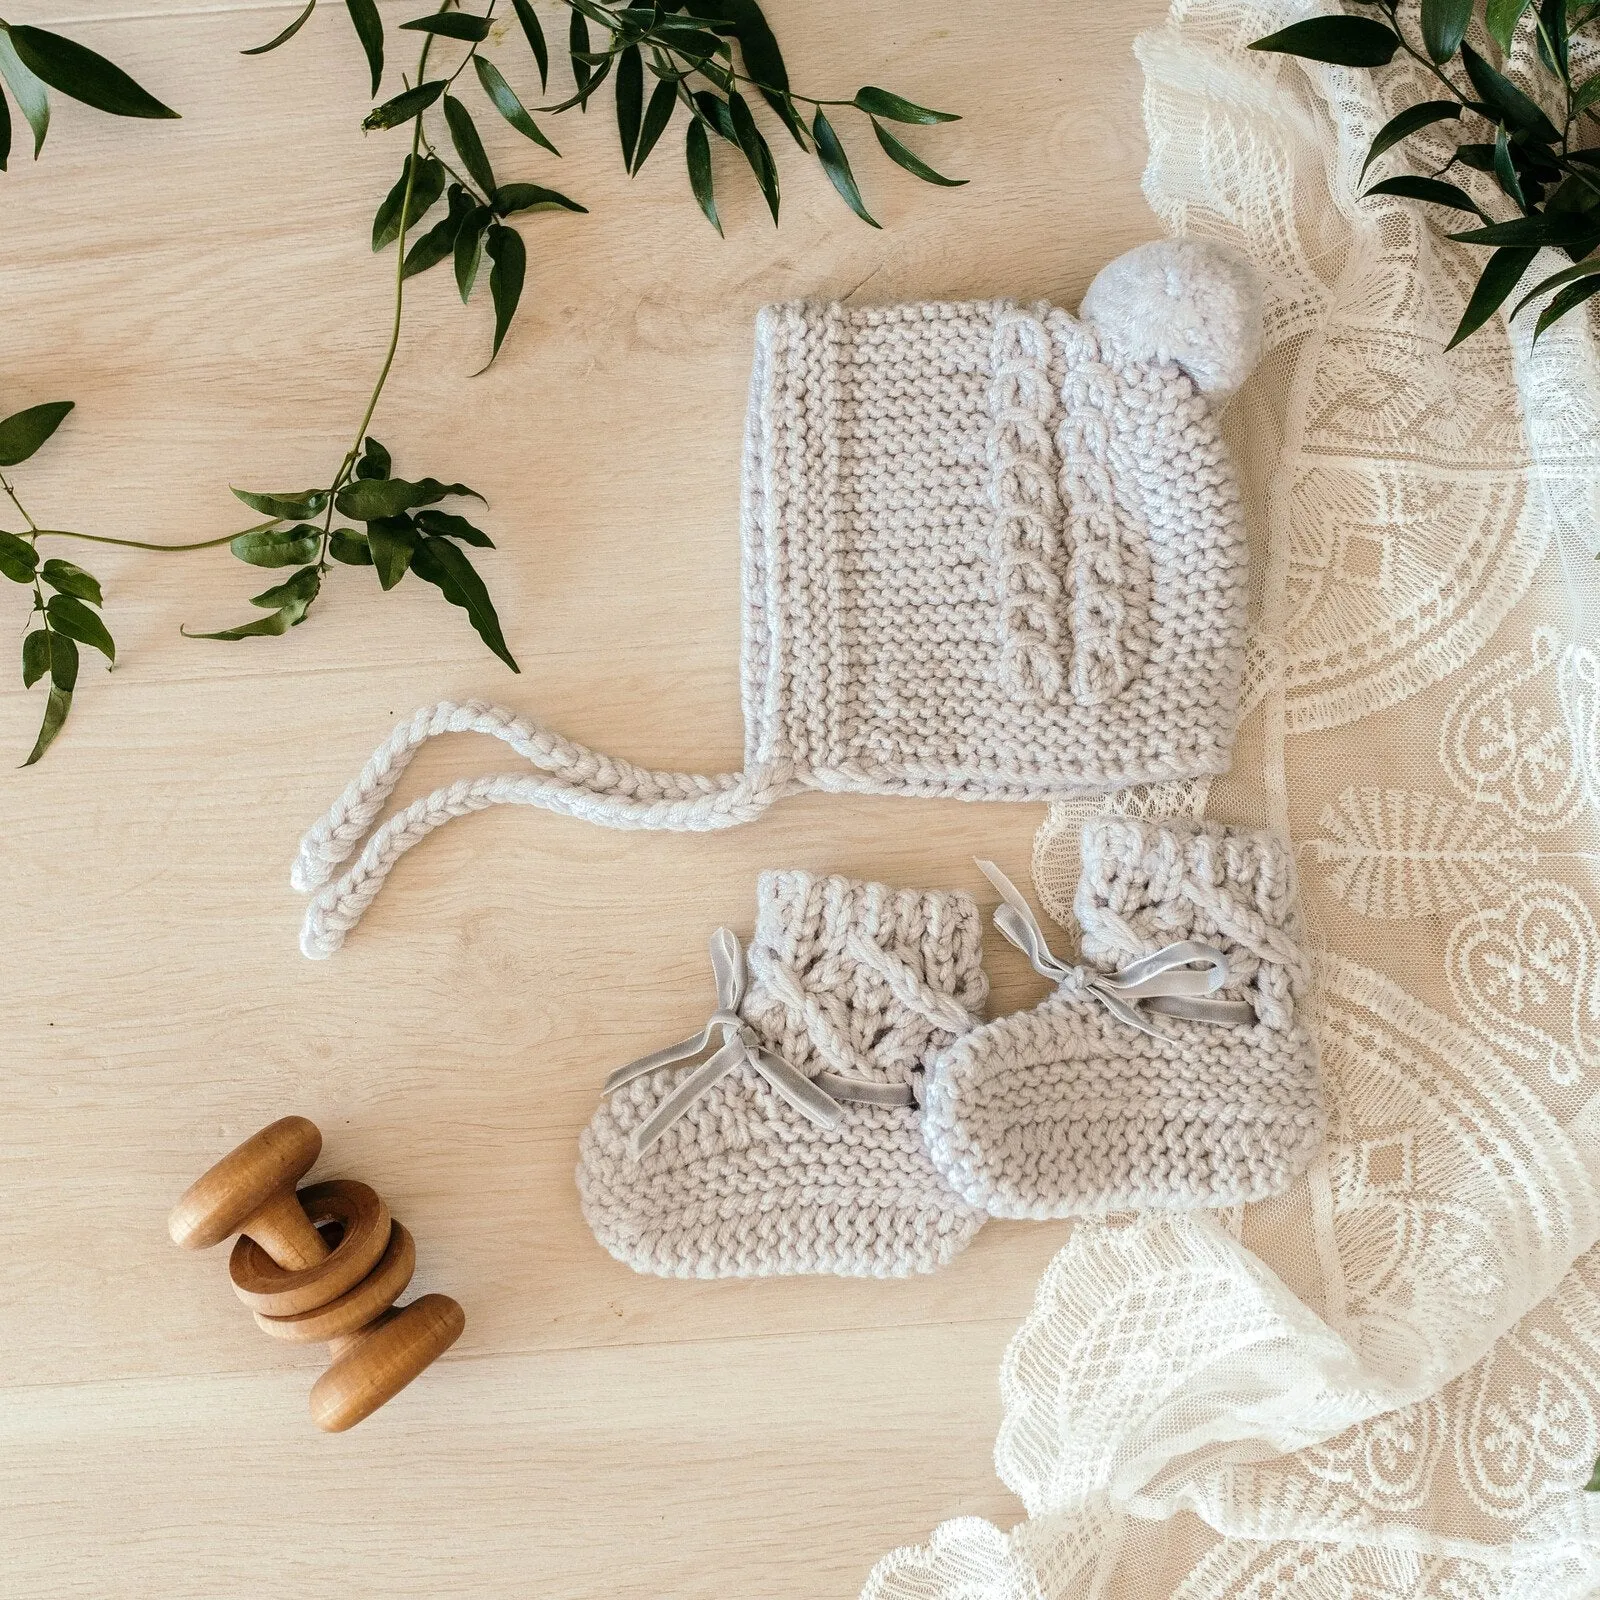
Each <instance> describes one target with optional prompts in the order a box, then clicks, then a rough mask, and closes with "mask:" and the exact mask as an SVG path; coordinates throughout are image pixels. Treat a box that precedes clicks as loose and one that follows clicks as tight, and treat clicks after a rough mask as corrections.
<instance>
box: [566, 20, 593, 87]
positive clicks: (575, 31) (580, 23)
mask: <svg viewBox="0 0 1600 1600" xmlns="http://www.w3.org/2000/svg"><path fill="white" fill-rule="evenodd" d="M588 53H589V24H588V23H587V22H585V21H584V20H583V13H582V12H581V11H579V10H578V9H577V7H573V11H572V20H571V22H570V23H568V25H567V54H568V55H569V56H571V58H572V81H573V82H574V83H575V84H576V85H577V86H578V105H579V107H580V108H581V109H582V110H584V111H587V110H588V109H589V90H590V89H591V88H592V87H593V86H594V71H593V69H592V68H591V67H590V65H589V63H588V62H587V61H585V60H584V59H583V58H584V57H585V56H586V55H588Z"/></svg>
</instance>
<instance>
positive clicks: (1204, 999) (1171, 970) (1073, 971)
mask: <svg viewBox="0 0 1600 1600" xmlns="http://www.w3.org/2000/svg"><path fill="white" fill-rule="evenodd" d="M978 870H979V871H980V872H981V873H982V874H983V875H984V877H986V878H987V879H988V880H989V882H990V883H992V884H993V885H994V886H995V888H996V889H997V890H999V892H1000V898H1001V900H1002V901H1003V902H1004V903H1003V904H1002V905H999V906H997V907H996V908H995V913H994V925H995V927H997V928H998V929H999V930H1000V932H1001V933H1002V934H1004V935H1005V937H1006V938H1007V939H1009V940H1010V941H1011V943H1012V944H1014V945H1015V946H1016V947H1017V948H1018V949H1019V950H1020V951H1021V952H1022V953H1023V955H1025V956H1026V957H1027V958H1028V961H1029V964H1030V965H1031V966H1032V967H1033V970H1034V971H1035V972H1037V973H1038V974H1039V975H1040V977H1043V978H1048V979H1049V980H1050V981H1051V982H1052V983H1054V984H1058V985H1065V986H1067V987H1069V988H1073V989H1077V988H1081V989H1082V990H1083V992H1084V993H1085V994H1087V995H1089V996H1090V997H1092V998H1093V999H1095V1000H1097V1001H1098V1002H1099V1003H1100V1004H1101V1005H1103V1006H1104V1007H1105V1008H1106V1010H1107V1011H1109V1012H1110V1013H1111V1015H1112V1016H1114V1017H1115V1018H1116V1019H1117V1020H1118V1021H1119V1022H1125V1023H1127V1024H1128V1026H1129V1027H1130V1028H1137V1029H1138V1030H1139V1031H1140V1032H1141V1033H1148V1034H1151V1035H1153V1036H1154V1037H1155V1038H1157V1039H1170V1038H1172V1037H1173V1035H1172V1032H1171V1030H1170V1029H1168V1028H1165V1027H1163V1026H1161V1024H1160V1022H1159V1020H1158V1018H1157V1017H1155V1016H1152V1015H1151V1013H1160V1014H1161V1015H1164V1016H1169V1017H1183V1018H1187V1019H1188V1020H1189V1021H1191V1022H1210V1023H1216V1024H1219V1025H1223V1026H1231V1027H1248V1026H1249V1025H1250V1024H1251V1023H1253V1022H1255V1020H1256V1011H1255V1007H1254V1006H1252V1005H1251V1004H1250V1002H1249V1001H1248V1000H1216V999H1213V998H1211V997H1212V996H1213V995H1215V994H1216V992H1217V990H1218V989H1220V988H1221V987H1222V986H1223V985H1224V984H1225V983H1226V982H1227V981H1228V958H1227V956H1225V955H1224V954H1223V953H1222V951H1220V950H1219V949H1218V948H1217V947H1216V946H1215V945H1214V944H1201V943H1199V942H1198V941H1197V940H1194V939H1185V940H1182V941H1181V942H1179V943H1177V944H1169V945H1166V946H1165V947H1164V948H1162V949H1160V950H1157V951H1156V952H1155V953H1154V954H1153V955H1148V956H1141V957H1140V958H1139V960H1137V961H1130V962H1129V963H1128V965H1127V966H1125V967H1121V968H1119V969H1118V970H1117V971H1116V972H1096V971H1095V970H1094V969H1093V968H1092V967H1069V966H1067V965H1066V964H1065V962H1063V961H1061V960H1060V959H1058V958H1057V956H1056V955H1055V953H1054V952H1053V951H1052V950H1051V948H1050V946H1049V945H1048V944H1047V943H1046V942H1045V937H1044V930H1043V929H1042V928H1040V926H1039V919H1038V918H1037V917H1035V916H1034V914H1033V908H1032V907H1031V906H1030V905H1029V904H1028V902H1027V901H1026V900H1024V899H1023V898H1022V896H1021V895H1020V894H1019V893H1018V892H1017V887H1016V885H1015V884H1014V883H1012V881H1011V880H1010V879H1009V878H1008V877H1007V876H1006V875H1005V873H1003V872H1002V871H1001V870H1000V869H999V867H997V866H996V865H995V864H994V862H992V861H981V860H980V861H978Z"/></svg>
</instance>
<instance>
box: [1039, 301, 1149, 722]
mask: <svg viewBox="0 0 1600 1600" xmlns="http://www.w3.org/2000/svg"><path fill="white" fill-rule="evenodd" d="M1051 327H1052V330H1053V333H1054V335H1055V338H1056V340H1057V342H1058V343H1059V344H1060V345H1061V346H1062V348H1063V349H1065V350H1066V351H1067V352H1068V356H1069V358H1068V362H1067V377H1066V383H1065V389H1064V393H1063V400H1064V402H1065V406H1064V410H1063V412H1062V416H1061V425H1060V428H1059V429H1058V430H1057V433H1056V444H1057V447H1058V449H1059V450H1060V453H1061V501H1062V504H1063V505H1065V506H1067V507H1068V508H1069V509H1068V517H1069V521H1068V536H1069V543H1070V545H1071V549H1072V560H1071V563H1070V565H1069V567H1068V569H1067V570H1068V590H1069V593H1070V595H1071V598H1072V675H1071V679H1070V686H1071V690H1072V697H1073V699H1075V700H1077V701H1080V702H1081V703H1082V704H1084V705H1091V706H1094V705H1103V704H1105V703H1106V702H1107V701H1108V700H1110V699H1112V698H1113V697H1114V696H1116V695H1117V694H1120V693H1121V692H1122V690H1123V689H1125V688H1126V687H1127V686H1128V684H1129V682H1130V681H1131V680H1132V678H1133V675H1134V672H1135V671H1136V670H1137V668H1138V666H1139V665H1140V663H1142V662H1143V660H1144V658H1145V657H1146V656H1147V655H1148V654H1149V651H1150V645H1151V642H1152V641H1151V638H1150V558H1149V553H1148V547H1149V539H1150V529H1149V525H1148V523H1147V522H1146V521H1145V517H1144V512H1143V507H1142V505H1141V504H1139V502H1138V500H1137V499H1136V498H1135V497H1130V498H1129V501H1128V503H1127V504H1125V505H1122V506H1119V505H1118V503H1117V496H1116V481H1117V479H1118V478H1119V477H1121V478H1123V479H1125V480H1126V481H1129V482H1135V481H1137V477H1138V473H1139V470H1140V463H1139V460H1138V459H1137V456H1136V455H1135V453H1134V452H1131V451H1130V450H1129V448H1128V440H1127V437H1126V434H1127V428H1126V425H1125V423H1126V419H1127V418H1128V417H1129V416H1131V417H1134V418H1137V416H1138V413H1139V412H1140V411H1142V410H1145V409H1147V408H1148V405H1149V403H1150V402H1151V401H1152V400H1154V401H1155V403H1157V404H1159V403H1160V394H1161V392H1162V391H1163V390H1164V387H1165V385H1164V384H1161V385H1157V392H1156V394H1154V395H1152V394H1151V393H1149V392H1148V390H1149V385H1147V384H1144V383H1141V382H1140V379H1139V376H1138V375H1137V374H1134V375H1133V381H1132V382H1131V383H1130V384H1129V385H1128V386H1127V389H1128V392H1127V394H1126V395H1124V394H1123V392H1122V391H1123V387H1124V386H1123V385H1122V384H1121V383H1120V382H1119V380H1118V375H1117V373H1116V371H1115V370H1114V369H1113V368H1112V367H1110V366H1108V365H1107V364H1106V362H1105V361H1104V360H1103V359H1102V358H1101V354H1100V341H1099V339H1098V338H1097V337H1096V335H1095V333H1094V331H1093V330H1092V329H1090V328H1088V327H1086V326H1085V325H1084V324H1083V323H1081V322H1077V321H1075V320H1074V319H1073V318H1071V317H1069V316H1067V315H1066V314H1065V313H1064V312H1057V313H1055V315H1054V316H1053V317H1052V318H1051ZM1119 408H1120V410H1121V412H1122V413H1123V416H1122V417H1121V418H1119V416H1118V412H1119Z"/></svg>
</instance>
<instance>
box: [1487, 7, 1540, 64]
mask: <svg viewBox="0 0 1600 1600" xmlns="http://www.w3.org/2000/svg"><path fill="white" fill-rule="evenodd" d="M1528 4H1529V0H1489V3H1488V5H1487V7H1486V8H1485V16H1484V21H1485V23H1486V24H1487V25H1488V29H1489V32H1490V33H1491V34H1492V35H1493V36H1494V41H1495V43H1496V44H1498V45H1499V46H1500V48H1501V49H1502V50H1504V51H1505V52H1506V54H1507V55H1509V54H1510V53H1511V39H1512V35H1513V34H1515V33H1516V31H1517V24H1518V22H1520V21H1521V20H1522V13H1523V12H1524V11H1526V10H1527V9H1528Z"/></svg>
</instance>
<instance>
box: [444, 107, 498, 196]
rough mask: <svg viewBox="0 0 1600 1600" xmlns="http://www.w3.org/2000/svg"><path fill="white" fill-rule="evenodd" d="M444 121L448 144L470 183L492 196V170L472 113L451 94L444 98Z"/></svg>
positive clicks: (493, 186)
mask: <svg viewBox="0 0 1600 1600" xmlns="http://www.w3.org/2000/svg"><path fill="white" fill-rule="evenodd" d="M444 120H445V121H446V122H447V123H449V124H450V142H451V143H452V144H453V145H454V146H455V147H456V153H457V154H458V155H459V156H460V157H461V162H462V165H463V166H465V167H466V169H467V172H468V174H469V176H470V177H471V178H472V181H473V182H474V183H475V184H477V186H478V187H479V188H480V189H482V190H483V192H484V193H485V194H493V193H494V190H495V182H494V168H493V167H491V166H490V165H489V157H488V156H487V155H486V154H485V153H484V148H483V140H482V139H480V138H479V137H478V129H477V126H476V124H474V122H473V120H472V113H471V112H470V111H468V110H467V108H466V107H465V106H464V105H462V103H461V102H460V101H459V100H457V99H456V97H455V96H454V95H453V94H447V95H446V96H445V97H444Z"/></svg>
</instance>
